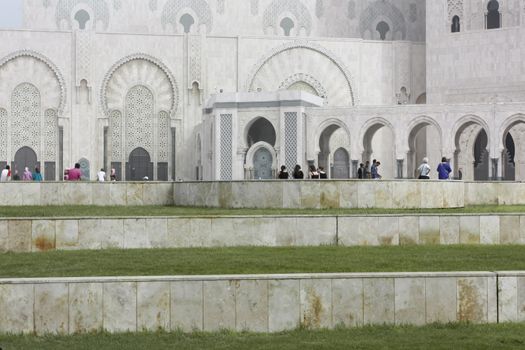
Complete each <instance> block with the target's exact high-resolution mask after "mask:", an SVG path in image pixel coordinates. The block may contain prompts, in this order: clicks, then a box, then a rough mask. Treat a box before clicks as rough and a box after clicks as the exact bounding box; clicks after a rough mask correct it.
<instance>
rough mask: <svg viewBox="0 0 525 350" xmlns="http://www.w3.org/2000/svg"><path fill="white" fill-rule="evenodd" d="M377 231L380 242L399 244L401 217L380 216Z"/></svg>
mask: <svg viewBox="0 0 525 350" xmlns="http://www.w3.org/2000/svg"><path fill="white" fill-rule="evenodd" d="M377 226H378V228H379V232H378V233H377V236H378V240H379V244H380V245H382V246H398V245H399V218H398V217H394V216H380V217H378V218H377Z"/></svg>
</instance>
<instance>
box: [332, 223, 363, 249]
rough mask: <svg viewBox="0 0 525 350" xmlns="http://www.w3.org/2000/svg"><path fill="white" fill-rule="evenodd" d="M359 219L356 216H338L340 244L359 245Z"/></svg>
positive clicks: (347, 245)
mask: <svg viewBox="0 0 525 350" xmlns="http://www.w3.org/2000/svg"><path fill="white" fill-rule="evenodd" d="M359 220H360V217H356V216H341V217H339V218H338V225H337V227H338V231H339V232H338V239H339V242H338V245H341V246H346V247H350V246H357V245H359V243H360V240H359Z"/></svg>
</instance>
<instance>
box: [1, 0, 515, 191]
mask: <svg viewBox="0 0 525 350" xmlns="http://www.w3.org/2000/svg"><path fill="white" fill-rule="evenodd" d="M23 10H24V26H23V29H20V30H12V29H9V30H0V42H1V45H0V166H1V167H5V165H6V164H11V165H12V166H13V167H14V168H17V169H18V170H21V169H23V168H24V167H25V166H30V167H34V166H36V165H38V166H40V168H41V169H42V173H43V175H44V178H45V179H46V180H49V181H54V180H61V179H62V174H63V172H64V169H66V168H69V167H72V166H73V164H75V163H77V162H78V163H80V164H81V169H82V172H83V175H84V177H85V178H86V179H91V180H93V179H94V177H95V173H96V172H97V171H98V170H99V169H100V168H105V169H115V170H116V173H117V177H118V178H119V179H120V180H127V181H135V180H141V179H143V178H144V177H145V176H147V177H148V178H149V179H150V180H155V181H170V180H185V181H191V180H193V181H194V180H213V181H215V180H224V181H229V180H244V179H269V178H274V177H275V174H276V171H277V169H278V168H280V166H281V165H283V164H284V165H286V166H287V167H288V168H293V167H294V166H295V165H296V164H300V165H301V166H302V167H303V168H305V167H307V166H308V165H312V164H313V165H315V166H323V167H324V168H325V169H326V170H327V172H328V174H329V177H330V178H334V179H345V178H354V177H356V175H357V168H358V166H359V163H361V162H364V161H366V160H371V159H374V158H375V159H379V160H380V161H381V163H382V166H381V168H382V169H381V171H380V172H381V174H382V175H383V178H386V179H388V178H391V179H393V178H414V177H415V169H417V167H418V165H419V163H420V162H421V159H422V158H423V157H425V156H426V157H429V158H430V163H432V164H433V165H432V168H433V170H434V169H435V167H436V166H437V164H438V163H439V161H440V160H441V157H446V158H448V159H450V162H451V165H452V168H453V169H454V176H455V177H456V178H458V177H459V176H460V174H461V176H462V178H463V179H464V180H469V181H470V180H481V181H483V180H518V181H522V180H525V143H524V142H523V140H524V138H525V60H523V59H522V55H523V54H524V53H525V52H524V50H525V30H524V28H525V0H500V1H497V0H432V1H425V0H24V8H23ZM431 175H433V177H434V178H435V177H436V174H435V172H433V173H432V174H431Z"/></svg>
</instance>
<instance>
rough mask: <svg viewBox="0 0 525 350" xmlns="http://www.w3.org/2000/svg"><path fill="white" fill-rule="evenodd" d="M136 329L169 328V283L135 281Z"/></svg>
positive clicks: (144, 330)
mask: <svg viewBox="0 0 525 350" xmlns="http://www.w3.org/2000/svg"><path fill="white" fill-rule="evenodd" d="M137 330H138V331H139V332H157V331H166V332H167V331H169V330H170V283H169V282H138V283H137Z"/></svg>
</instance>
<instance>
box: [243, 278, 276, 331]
mask: <svg viewBox="0 0 525 350" xmlns="http://www.w3.org/2000/svg"><path fill="white" fill-rule="evenodd" d="M236 287H237V290H236V305H235V313H236V317H235V319H236V326H235V329H236V330H237V331H239V332H243V331H250V332H268V281H266V280H254V281H249V280H242V281H238V282H237V283H236Z"/></svg>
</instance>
